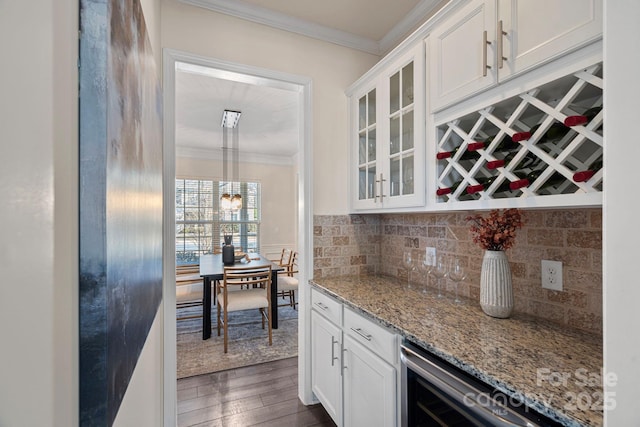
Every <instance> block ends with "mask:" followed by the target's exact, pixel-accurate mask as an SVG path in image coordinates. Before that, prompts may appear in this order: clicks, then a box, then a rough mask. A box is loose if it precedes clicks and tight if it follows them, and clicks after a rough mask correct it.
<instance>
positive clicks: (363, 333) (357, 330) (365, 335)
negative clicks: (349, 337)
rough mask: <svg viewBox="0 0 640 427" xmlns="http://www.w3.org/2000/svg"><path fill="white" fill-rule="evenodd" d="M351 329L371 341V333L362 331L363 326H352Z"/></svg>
mask: <svg viewBox="0 0 640 427" xmlns="http://www.w3.org/2000/svg"><path fill="white" fill-rule="evenodd" d="M351 330H352V331H353V332H355V333H356V334H358V335H360V336H361V337H362V338H364V339H365V340H367V341H371V335H369V334H367V333H366V332H362V329H361V328H356V329H354V328H351Z"/></svg>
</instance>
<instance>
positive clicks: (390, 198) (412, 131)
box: [383, 45, 425, 208]
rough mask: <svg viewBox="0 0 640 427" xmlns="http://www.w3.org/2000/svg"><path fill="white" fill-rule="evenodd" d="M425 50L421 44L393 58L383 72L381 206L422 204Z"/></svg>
mask: <svg viewBox="0 0 640 427" xmlns="http://www.w3.org/2000/svg"><path fill="white" fill-rule="evenodd" d="M422 58H424V53H423V51H422V45H420V46H419V48H414V50H412V51H410V52H409V53H408V54H406V55H404V56H403V57H401V58H399V59H398V60H396V61H395V62H394V63H393V64H392V65H391V66H390V67H389V68H388V72H387V73H386V74H385V82H384V89H385V93H386V94H387V97H386V99H385V103H386V105H385V107H386V108H385V109H384V114H385V122H386V123H385V124H386V127H385V130H386V132H387V133H386V134H385V141H386V150H384V160H383V161H384V165H383V170H384V171H385V172H387V176H388V181H387V182H386V184H387V185H386V186H383V187H384V188H385V193H384V195H385V196H387V197H386V198H383V204H384V207H387V208H395V207H410V206H423V205H424V203H425V195H424V193H425V185H424V176H425V171H424V167H425V158H424V147H425V141H424V123H425V105H424V104H425V92H424V81H425V77H424V61H423V59H422Z"/></svg>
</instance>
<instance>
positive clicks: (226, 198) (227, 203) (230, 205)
mask: <svg viewBox="0 0 640 427" xmlns="http://www.w3.org/2000/svg"><path fill="white" fill-rule="evenodd" d="M241 114H242V113H241V112H240V111H233V110H224V112H223V113H222V124H221V126H222V175H223V177H224V178H223V179H224V181H225V182H226V183H229V179H228V174H227V169H228V164H229V161H228V157H229V150H231V155H232V156H233V160H232V163H233V176H232V179H233V182H234V183H235V182H238V181H239V177H238V169H239V165H238V150H239V148H238V139H239V138H238V132H239V128H238V122H239V121H240V115H241ZM229 134H231V138H232V147H231V148H230V147H229ZM232 190H233V185H232ZM220 208H221V209H222V210H238V209H242V196H241V195H240V194H239V193H236V194H234V195H233V197H232V196H231V194H230V193H229V192H225V193H223V194H222V196H221V197H220Z"/></svg>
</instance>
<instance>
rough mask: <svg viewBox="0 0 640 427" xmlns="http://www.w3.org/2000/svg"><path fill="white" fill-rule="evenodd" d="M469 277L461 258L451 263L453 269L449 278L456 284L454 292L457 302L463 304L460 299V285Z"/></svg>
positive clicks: (450, 270)
mask: <svg viewBox="0 0 640 427" xmlns="http://www.w3.org/2000/svg"><path fill="white" fill-rule="evenodd" d="M466 277H467V273H466V271H465V269H464V266H463V265H462V262H461V261H460V258H455V259H454V260H453V261H452V262H451V268H449V278H450V279H451V280H452V281H453V283H454V290H455V293H456V299H455V302H461V301H460V299H459V298H458V283H460V282H462V281H463V280H464V279H465V278H466Z"/></svg>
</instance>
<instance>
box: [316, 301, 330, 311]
mask: <svg viewBox="0 0 640 427" xmlns="http://www.w3.org/2000/svg"><path fill="white" fill-rule="evenodd" d="M315 305H317V306H318V307H319V308H321V309H322V310H325V311H326V310H328V309H329V307H328V306H326V305H324V304H323V303H321V302H317V303H316V304H315Z"/></svg>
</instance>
